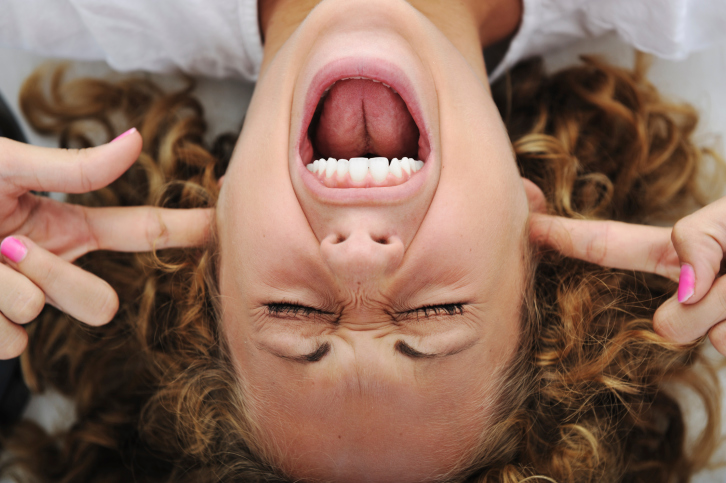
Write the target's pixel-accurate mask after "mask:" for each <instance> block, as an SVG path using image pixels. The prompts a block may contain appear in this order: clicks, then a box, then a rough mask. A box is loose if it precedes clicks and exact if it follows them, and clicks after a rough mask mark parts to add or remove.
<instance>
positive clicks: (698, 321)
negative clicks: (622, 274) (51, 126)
mask: <svg viewBox="0 0 726 483" xmlns="http://www.w3.org/2000/svg"><path fill="white" fill-rule="evenodd" d="M530 233H531V238H532V240H533V241H535V243H539V244H544V245H547V246H550V247H552V248H555V249H556V250H558V251H560V252H561V253H562V254H564V255H565V256H568V257H572V258H579V259H581V260H586V261H588V262H591V263H596V264H598V265H602V266H606V267H611V268H620V269H625V270H637V271H643V272H650V273H655V274H658V275H662V276H664V277H667V278H670V279H671V280H674V281H678V282H679V286H678V294H677V296H674V297H672V298H671V299H669V300H667V301H666V302H665V303H664V304H663V305H662V306H661V307H659V308H658V310H657V311H656V313H655V315H654V318H653V327H654V329H655V331H656V332H657V333H658V334H660V335H661V336H663V337H664V338H665V339H667V340H669V341H672V342H676V343H688V342H691V341H694V340H696V339H698V338H699V337H701V336H703V335H705V334H706V333H708V335H709V338H710V339H711V343H712V344H713V345H714V347H715V348H716V349H717V350H718V351H719V352H720V353H721V354H723V355H726V323H724V320H726V277H720V278H719V277H718V275H719V270H720V269H721V263H722V260H723V258H724V252H726V197H725V198H721V199H720V200H718V201H716V202H714V203H711V204H710V205H708V206H706V207H704V208H702V209H701V210H699V211H697V212H695V213H693V214H691V215H689V216H687V217H685V218H683V219H681V220H679V221H678V222H677V223H676V224H675V226H674V227H673V228H672V229H671V228H660V227H654V226H644V225H633V224H628V223H620V222H614V221H583V220H573V219H570V218H561V217H556V216H550V215H543V214H538V213H533V214H532V216H531V221H530Z"/></svg>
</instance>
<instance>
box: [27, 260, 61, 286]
mask: <svg viewBox="0 0 726 483" xmlns="http://www.w3.org/2000/svg"><path fill="white" fill-rule="evenodd" d="M59 275H60V271H59V270H58V267H57V265H56V264H55V263H43V264H42V265H41V266H39V267H38V268H37V271H36V272H35V276H34V277H33V280H34V281H35V282H36V283H37V284H38V285H39V286H40V287H41V288H42V289H44V290H46V292H47V291H48V290H47V289H48V288H51V287H54V286H55V285H56V284H57V282H58V277H59Z"/></svg>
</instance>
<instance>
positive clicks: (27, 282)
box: [0, 130, 212, 359]
mask: <svg viewBox="0 0 726 483" xmlns="http://www.w3.org/2000/svg"><path fill="white" fill-rule="evenodd" d="M141 145H142V141H141V136H140V135H139V134H138V132H136V130H132V131H130V132H129V133H127V135H125V136H123V137H119V138H117V140H115V141H114V142H111V143H109V144H106V145H103V146H99V147H96V148H90V149H85V150H61V149H48V148H40V147H36V146H30V145H26V144H22V143H17V142H15V141H11V140H9V139H6V138H0V239H2V240H3V241H2V245H1V247H0V252H2V255H3V257H2V262H3V263H0V359H9V358H12V357H16V356H18V355H19V354H20V353H22V351H23V350H24V349H25V346H26V345H27V340H28V336H27V333H26V332H25V329H23V328H22V327H21V325H22V324H25V323H27V322H30V321H31V320H33V319H35V318H36V317H37V316H38V314H39V313H40V311H41V310H42V308H43V306H44V305H45V304H46V303H49V304H51V305H53V306H54V307H56V308H58V309H60V310H62V311H64V312H66V313H68V314H69V315H71V316H73V317H75V318H76V319H78V320H80V321H82V322H85V323H87V324H90V325H103V324H105V323H108V322H109V321H110V320H111V319H112V318H113V316H114V315H115V313H116V310H117V309H118V304H119V302H118V296H117V295H116V293H115V292H114V290H113V289H112V288H111V286H110V285H109V284H108V283H106V282H104V281H103V280H101V279H100V278H98V277H96V276H95V275H92V274H90V273H88V272H86V271H84V270H82V269H80V268H79V267H77V266H75V265H73V264H72V263H71V262H73V261H74V260H76V259H77V258H78V257H80V256H82V255H84V254H86V253H88V252H90V251H93V250H115V251H123V252H140V251H150V250H152V249H154V248H169V247H184V246H196V245H200V244H202V243H204V241H205V240H206V238H207V236H208V229H209V223H210V220H211V215H212V210H209V209H197V210H169V209H162V208H153V207H132V208H117V207H114V208H88V207H84V206H78V205H71V204H66V203H61V202H58V201H55V200H52V199H49V198H44V197H40V196H35V195H34V194H32V193H31V192H30V191H31V190H36V191H54V192H63V193H85V192H88V191H92V190H96V189H99V188H102V187H104V186H106V185H108V184H109V183H111V182H112V181H114V180H115V179H116V178H118V177H119V176H121V174H122V173H123V172H124V171H126V170H127V169H128V168H129V167H130V166H131V165H132V164H133V163H134V161H135V160H136V158H137V157H138V155H139V153H140V151H141Z"/></svg>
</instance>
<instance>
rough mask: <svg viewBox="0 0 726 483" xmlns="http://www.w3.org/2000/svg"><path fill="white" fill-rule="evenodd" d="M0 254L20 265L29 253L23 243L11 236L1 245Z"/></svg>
mask: <svg viewBox="0 0 726 483" xmlns="http://www.w3.org/2000/svg"><path fill="white" fill-rule="evenodd" d="M0 253H2V256H4V257H5V258H7V259H8V260H11V261H13V262H15V263H20V262H22V261H23V259H24V258H25V255H26V254H27V253H28V249H27V248H25V245H23V242H21V241H20V240H18V239H17V238H15V237H12V236H9V237H7V238H6V239H4V240H3V242H2V243H0Z"/></svg>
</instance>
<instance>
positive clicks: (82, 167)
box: [67, 149, 93, 192]
mask: <svg viewBox="0 0 726 483" xmlns="http://www.w3.org/2000/svg"><path fill="white" fill-rule="evenodd" d="M67 151H68V153H69V154H70V155H71V156H72V157H73V158H74V161H75V165H76V170H77V171H78V172H77V174H76V176H77V177H78V180H79V181H80V183H81V189H82V190H83V191H84V192H88V191H91V190H92V189H93V182H92V181H91V178H90V177H89V174H90V173H89V171H88V170H87V169H86V164H87V163H88V162H89V161H91V160H92V155H91V151H90V150H88V149H68V150H67Z"/></svg>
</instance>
